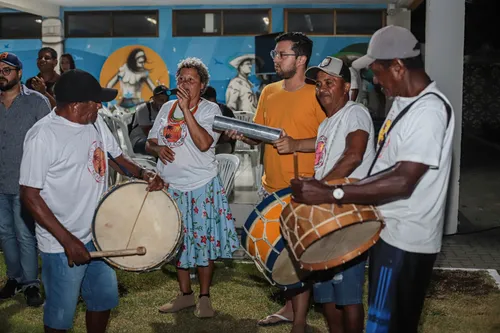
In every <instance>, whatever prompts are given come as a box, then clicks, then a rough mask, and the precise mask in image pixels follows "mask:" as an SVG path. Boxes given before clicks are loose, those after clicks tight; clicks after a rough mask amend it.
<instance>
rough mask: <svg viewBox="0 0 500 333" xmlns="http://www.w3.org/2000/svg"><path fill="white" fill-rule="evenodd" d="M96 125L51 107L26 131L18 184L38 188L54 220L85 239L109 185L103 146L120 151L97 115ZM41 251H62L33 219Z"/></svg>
mask: <svg viewBox="0 0 500 333" xmlns="http://www.w3.org/2000/svg"><path fill="white" fill-rule="evenodd" d="M95 126H96V127H97V129H96V127H94V125H92V124H89V125H81V124H77V123H73V122H71V121H69V120H67V119H65V118H63V117H60V116H58V115H57V114H56V113H55V112H54V111H52V112H51V113H50V114H49V115H47V116H46V117H44V118H42V119H41V120H39V121H38V122H37V123H36V124H35V125H34V126H33V127H32V128H31V129H30V130H29V131H28V133H27V134H26V138H25V140H24V153H23V159H22V162H21V177H20V180H19V184H20V185H24V186H29V187H33V188H38V189H41V191H40V195H41V197H42V199H43V200H44V201H45V203H46V204H47V206H48V207H49V209H50V210H51V211H52V213H54V215H55V217H56V218H57V219H58V221H59V222H60V223H61V224H62V225H63V226H64V227H65V228H66V229H67V230H68V231H69V232H71V233H72V234H73V235H75V236H76V237H77V238H78V239H79V240H81V241H82V242H83V243H87V242H89V241H90V240H91V239H92V234H91V227H92V221H93V218H94V213H95V209H96V208H97V205H98V203H99V200H100V198H101V195H102V194H103V193H104V191H105V190H106V189H107V180H108V167H109V166H108V159H107V157H106V156H107V152H109V153H110V154H111V156H113V157H118V156H120V155H121V154H122V151H121V149H120V147H119V146H118V143H117V142H116V140H115V138H114V137H113V135H112V134H111V132H110V131H109V129H108V127H107V126H106V124H105V123H104V121H103V120H102V119H101V117H100V116H98V118H97V121H96V123H95ZM36 238H37V241H38V247H39V249H40V251H42V252H45V253H60V252H64V249H63V247H62V246H61V244H60V243H59V242H58V241H57V240H56V239H55V238H54V236H52V234H51V233H49V232H48V231H47V230H46V229H45V228H43V227H42V226H40V225H39V224H38V223H37V224H36Z"/></svg>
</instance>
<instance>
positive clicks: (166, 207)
mask: <svg viewBox="0 0 500 333" xmlns="http://www.w3.org/2000/svg"><path fill="white" fill-rule="evenodd" d="M146 187H147V183H146V182H130V183H125V184H121V185H118V186H116V187H114V188H112V189H110V190H109V191H108V192H107V193H106V194H105V195H104V197H103V199H102V200H101V202H100V203H99V206H98V207H97V210H96V213H95V215H94V221H93V225H92V236H93V239H94V243H95V246H96V248H97V250H98V251H106V250H121V249H127V248H129V249H133V248H137V247H138V246H144V247H145V248H146V254H145V255H143V256H128V257H113V258H111V257H110V258H105V260H106V261H107V262H109V263H110V264H111V265H113V266H115V267H117V268H120V269H123V270H128V271H146V270H149V269H153V268H155V267H157V266H159V265H161V264H163V263H164V262H165V261H169V260H170V259H172V258H173V256H175V255H176V252H177V250H178V249H179V246H180V244H181V231H182V228H181V226H182V223H181V214H180V212H179V209H178V208H177V205H176V204H175V202H174V201H173V200H172V198H171V197H170V196H169V195H168V193H167V192H166V191H155V192H149V193H148V192H146ZM146 194H147V198H146V200H144V198H145V196H146ZM143 203H144V205H143ZM141 206H142V209H141ZM139 211H140V214H139ZM138 214H139V215H138ZM134 224H135V226H134ZM132 230H133V231H132ZM129 240H130V242H129ZM127 243H128V246H127Z"/></svg>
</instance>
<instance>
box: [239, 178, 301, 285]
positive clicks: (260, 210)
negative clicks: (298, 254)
mask: <svg viewBox="0 0 500 333" xmlns="http://www.w3.org/2000/svg"><path fill="white" fill-rule="evenodd" d="M290 199H291V189H290V188H286V189H283V190H280V191H277V192H275V193H273V194H271V195H270V196H269V197H267V198H266V199H264V200H263V201H262V202H261V203H260V204H258V205H257V206H256V207H255V209H254V210H253V212H252V213H251V214H250V215H249V217H248V219H247V221H246V223H245V225H244V228H243V233H242V236H241V244H242V246H243V248H244V250H245V252H246V253H247V254H248V255H249V256H250V257H251V258H252V259H253V260H254V262H255V264H256V266H257V268H258V269H259V270H260V271H261V272H262V273H263V274H264V276H265V277H266V279H267V280H268V281H269V282H270V283H271V284H272V285H276V286H277V287H279V288H281V289H293V288H299V287H302V286H303V283H302V282H301V280H302V279H303V278H304V277H305V276H306V275H307V274H308V272H307V271H301V270H300V269H299V264H298V262H296V261H295V260H293V258H292V256H291V255H290V253H289V251H288V249H287V247H286V242H285V239H284V238H283V237H282V235H281V231H280V222H279V218H280V215H281V212H282V210H283V208H284V207H285V206H286V205H287V204H288V203H289V202H290Z"/></svg>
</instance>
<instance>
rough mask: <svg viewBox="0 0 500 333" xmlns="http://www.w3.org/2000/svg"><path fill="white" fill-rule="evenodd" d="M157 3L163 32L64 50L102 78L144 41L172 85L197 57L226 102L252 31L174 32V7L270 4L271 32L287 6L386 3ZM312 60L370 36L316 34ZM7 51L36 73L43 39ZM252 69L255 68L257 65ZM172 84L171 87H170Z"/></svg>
mask: <svg viewBox="0 0 500 333" xmlns="http://www.w3.org/2000/svg"><path fill="white" fill-rule="evenodd" d="M151 8H152V7H144V6H142V7H89V8H82V7H74V8H73V7H65V8H62V10H61V18H64V12H65V11H89V10H141V9H142V10H145V9H151ZM158 8H159V20H158V24H159V31H160V33H159V37H157V38H68V39H66V40H65V42H64V43H65V52H67V53H71V54H72V55H73V57H74V58H75V62H76V66H77V68H80V69H83V70H86V71H88V72H90V73H92V74H93V75H94V76H95V77H96V78H99V75H100V72H101V68H102V66H103V64H104V62H105V60H106V59H107V57H108V56H109V55H110V54H112V53H113V52H114V51H115V50H117V49H119V48H121V47H123V46H127V45H144V46H147V47H149V48H151V49H153V50H154V51H155V52H156V53H158V54H159V55H160V56H161V57H162V58H163V60H164V62H165V64H166V65H167V68H168V70H169V73H170V82H171V85H173V84H175V70H176V67H177V64H178V62H179V61H180V60H182V59H184V58H186V57H198V58H200V59H202V60H203V62H204V63H205V64H206V65H207V66H208V68H209V70H210V74H211V81H210V84H211V85H212V86H213V87H214V88H216V90H217V97H218V100H219V101H220V102H225V91H226V88H227V85H228V83H229V81H230V80H231V79H232V78H233V77H235V76H236V74H237V71H236V69H235V68H234V67H232V66H230V65H229V62H230V61H231V60H232V59H234V58H235V57H237V56H240V55H243V54H248V53H254V52H255V51H254V37H253V36H241V37H240V36H228V37H173V36H172V10H174V9H203V8H226V9H227V8H271V12H272V20H271V22H272V32H280V31H283V30H284V9H285V8H363V9H367V8H372V9H373V8H384V6H383V5H349V4H341V5H335V6H332V5H329V6H327V5H311V4H304V5H293V6H288V5H287V6H283V5H279V6H278V5H271V6H263V5H254V6H171V7H158ZM310 37H311V39H312V40H313V42H314V49H313V55H312V58H311V65H315V64H318V63H319V62H321V60H322V59H323V58H324V57H325V56H327V55H332V54H335V53H337V52H339V51H340V50H341V49H343V48H344V47H346V46H348V45H351V44H355V43H367V42H368V41H369V37H355V36H352V37H319V36H318V37H315V36H310ZM0 45H3V46H4V47H3V50H4V51H9V50H10V51H11V52H14V53H16V54H18V55H19V56H20V57H21V58H22V60H23V62H24V64H25V72H24V77H25V78H28V77H30V76H33V75H35V74H36V73H37V72H38V70H37V68H36V56H37V50H38V49H39V48H40V47H41V46H42V43H41V41H39V40H0ZM253 70H254V69H253ZM249 79H250V81H252V82H253V83H254V84H255V85H256V86H258V85H259V83H260V82H259V80H258V79H257V77H256V76H255V74H254V72H253V73H252V74H251V75H250V77H249ZM171 88H172V87H171Z"/></svg>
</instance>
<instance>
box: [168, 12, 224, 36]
mask: <svg viewBox="0 0 500 333" xmlns="http://www.w3.org/2000/svg"><path fill="white" fill-rule="evenodd" d="M172 23H173V25H174V26H173V32H174V36H202V35H219V36H220V35H221V31H222V30H221V24H222V22H221V13H220V11H218V12H210V11H201V10H186V11H175V12H174V19H173V20H172Z"/></svg>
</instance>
